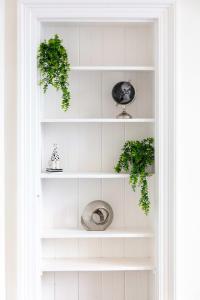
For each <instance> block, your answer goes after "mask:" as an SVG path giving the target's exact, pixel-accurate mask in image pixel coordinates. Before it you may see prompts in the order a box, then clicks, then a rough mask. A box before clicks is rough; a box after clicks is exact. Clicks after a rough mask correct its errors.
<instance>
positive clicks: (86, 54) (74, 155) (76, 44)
mask: <svg viewBox="0 0 200 300" xmlns="http://www.w3.org/2000/svg"><path fill="white" fill-rule="evenodd" d="M72 2H73V1H68V0H66V1H53V0H52V1H40V0H38V1H33V0H23V1H19V10H18V11H19V19H18V20H19V22H18V23H19V24H18V25H19V26H18V57H19V61H18V66H19V68H18V70H19V72H18V78H19V80H18V168H17V169H18V176H17V179H18V189H17V207H18V209H17V220H18V222H17V238H18V243H17V249H16V250H17V251H16V252H17V264H18V268H17V269H18V272H17V285H18V286H17V291H18V292H17V300H66V299H69V300H111V299H112V300H174V256H173V255H174V242H173V241H174V205H175V180H174V179H175V155H174V153H175V152H174V147H175V142H174V141H175V128H174V127H175V126H174V124H175V109H174V102H175V101H174V100H175V80H174V78H175V76H174V51H175V50H174V49H175V47H174V5H173V4H172V2H173V1H172V0H167V1H162V3H161V2H160V1H157V0H154V1H153V0H150V1H146V2H144V1H142V2H141V1H128V2H127V1H125V2H124V1H115V0H113V1H110V3H109V5H108V4H107V3H105V2H104V1H84V0H83V1H74V2H73V3H72ZM54 34H58V35H59V36H60V37H61V38H62V39H63V44H64V46H65V47H66V49H67V52H68V56H69V61H70V64H71V71H70V74H69V87H70V92H71V101H70V107H69V109H68V110H67V112H63V111H62V109H61V107H60V102H61V93H60V92H58V91H56V90H55V89H53V88H52V87H50V88H49V89H48V92H47V93H46V94H45V95H44V94H43V92H42V89H41V88H40V87H39V85H38V81H39V72H38V69H37V49H38V45H39V43H40V42H41V41H43V40H44V39H49V38H50V37H52V36H53V35H54ZM119 81H130V82H131V83H132V84H133V86H134V88H135V90H136V97H135V101H134V102H133V103H131V104H129V105H128V106H127V108H126V109H127V112H128V113H130V114H131V115H132V117H133V118H132V119H130V120H127V119H126V120H121V119H117V118H116V116H117V115H118V114H119V113H120V112H121V111H122V108H121V107H120V106H116V104H115V102H114V101H113V99H112V94H111V93H112V88H113V86H114V85H115V84H116V83H117V82H119ZM150 136H153V137H154V138H155V166H153V169H152V176H151V177H150V178H149V179H148V184H149V195H150V200H151V212H150V214H149V215H148V216H146V215H144V213H143V211H141V209H140V208H139V207H138V202H139V198H140V191H139V189H136V191H135V192H133V190H132V188H131V186H130V184H129V175H128V174H125V173H120V174H117V173H116V172H115V171H114V166H115V164H116V163H117V161H118V158H119V155H120V153H121V149H122V147H123V145H124V143H125V141H126V140H130V139H131V140H141V139H143V138H146V137H150ZM54 143H57V144H58V147H59V154H60V157H61V167H62V168H63V170H64V171H63V173H47V172H46V167H48V162H49V158H50V156H51V153H52V147H53V144H54ZM93 200H104V201H106V202H108V203H109V204H110V205H111V206H112V209H113V212H114V219H113V222H112V224H111V225H110V227H109V228H108V229H107V230H106V231H102V232H95V231H85V230H84V229H83V227H82V225H81V214H82V212H83V210H84V208H85V206H86V205H87V204H88V203H89V202H91V201H93Z"/></svg>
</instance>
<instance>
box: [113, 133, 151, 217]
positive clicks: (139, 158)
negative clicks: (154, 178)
mask: <svg viewBox="0 0 200 300" xmlns="http://www.w3.org/2000/svg"><path fill="white" fill-rule="evenodd" d="M153 142H154V139H153V138H152V137H150V138H147V139H144V140H142V141H127V142H126V143H125V144H124V146H123V148H122V153H121V155H120V158H119V161H118V163H117V165H116V166H115V171H116V172H118V173H119V172H121V171H125V172H129V174H130V184H131V186H132V188H133V190H134V191H135V189H136V187H137V186H140V189H141V197H140V200H139V206H140V207H141V209H142V210H143V211H144V213H145V214H146V215H147V214H148V213H149V211H150V200H149V193H148V182H147V177H148V176H150V175H151V173H150V171H149V170H148V167H150V166H151V165H152V164H153V162H154V146H153Z"/></svg>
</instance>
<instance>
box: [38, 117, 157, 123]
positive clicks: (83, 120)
mask: <svg viewBox="0 0 200 300" xmlns="http://www.w3.org/2000/svg"><path fill="white" fill-rule="evenodd" d="M154 122H155V119H153V118H135V119H114V118H112V119H111V118H80V119H79V118H73V119H64V118H63V119H43V120H41V123H154Z"/></svg>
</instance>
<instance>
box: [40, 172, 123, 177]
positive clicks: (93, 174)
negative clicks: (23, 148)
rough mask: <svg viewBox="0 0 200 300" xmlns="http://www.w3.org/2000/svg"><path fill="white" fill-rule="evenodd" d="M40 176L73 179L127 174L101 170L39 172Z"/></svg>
mask: <svg viewBox="0 0 200 300" xmlns="http://www.w3.org/2000/svg"><path fill="white" fill-rule="evenodd" d="M40 178H42V179H45V178H46V179H57V178H63V179H65V178H66V179H75V178H83V179H84V178H89V179H96V178H116V179H117V178H119V179H120V178H129V174H122V173H120V174H118V173H103V172H87V173H79V172H62V173H61V172H60V173H47V172H44V173H41V175H40Z"/></svg>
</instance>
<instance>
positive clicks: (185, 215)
mask: <svg viewBox="0 0 200 300" xmlns="http://www.w3.org/2000/svg"><path fill="white" fill-rule="evenodd" d="M177 26H178V28H177V29H178V32H177V42H178V52H177V75H178V82H177V83H178V105H177V115H178V123H177V147H178V151H177V162H178V171H177V193H178V195H177V196H178V198H177V199H178V202H177V295H178V298H177V300H186V299H190V300H195V299H200V284H199V267H200V233H199V228H200V197H199V185H200V184H199V179H200V176H199V168H200V155H199V154H200V134H199V131H200V116H199V115H200V97H199V86H200V75H199V69H200V1H199V0H189V1H188V0H178V4H177Z"/></svg>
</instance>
